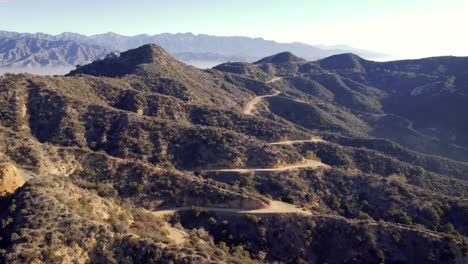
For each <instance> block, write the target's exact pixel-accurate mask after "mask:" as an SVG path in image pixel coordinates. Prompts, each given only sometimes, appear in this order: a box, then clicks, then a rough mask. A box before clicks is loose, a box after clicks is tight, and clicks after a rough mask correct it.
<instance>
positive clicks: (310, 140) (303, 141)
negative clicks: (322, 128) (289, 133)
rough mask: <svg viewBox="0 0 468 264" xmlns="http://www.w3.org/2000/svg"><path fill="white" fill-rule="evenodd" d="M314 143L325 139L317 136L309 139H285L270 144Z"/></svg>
mask: <svg viewBox="0 0 468 264" xmlns="http://www.w3.org/2000/svg"><path fill="white" fill-rule="evenodd" d="M308 142H312V143H316V142H325V140H323V139H321V138H319V137H312V138H311V139H304V140H285V141H279V142H272V143H270V145H293V144H299V143H308Z"/></svg>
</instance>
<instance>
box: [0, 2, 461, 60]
mask: <svg viewBox="0 0 468 264" xmlns="http://www.w3.org/2000/svg"><path fill="white" fill-rule="evenodd" d="M466 14H468V2H467V1H464V0H445V1H437V0H413V1H403V0H394V1H371V0H357V1H339V0H331V1H320V2H319V1H310V0H290V1H280V0H270V1H268V2H265V1H259V0H250V1H247V0H239V1H236V2H235V3H234V2H232V1H219V0H203V1H191V0H173V1H171V2H170V3H168V1H161V0H136V1H131V2H130V1H125V0H114V1H110V0H102V1H91V0H83V1H59V0H42V1H33V0H0V23H1V25H2V26H1V28H0V30H6V31H18V32H30V33H35V32H44V33H50V34H59V33H62V32H76V33H81V34H85V35H93V34H99V33H104V32H115V33H119V34H123V35H138V34H158V33H164V32H169V33H178V32H192V33H195V34H208V35H217V36H247V37H262V38H265V39H270V40H275V41H279V42H304V43H308V44H312V45H318V44H325V45H348V46H352V47H355V48H360V49H367V50H373V51H376V52H381V53H386V54H391V55H392V56H394V57H395V58H420V57H429V56H442V55H455V56H468V50H467V47H468V36H467V35H466V34H465V33H464V32H465V26H466V25H468V16H466ZM32 21H34V23H31V22H32Z"/></svg>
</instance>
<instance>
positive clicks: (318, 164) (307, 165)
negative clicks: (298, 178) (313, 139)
mask: <svg viewBox="0 0 468 264" xmlns="http://www.w3.org/2000/svg"><path fill="white" fill-rule="evenodd" d="M319 167H323V168H330V166H328V165H327V164H324V163H322V162H320V161H316V160H305V162H301V163H294V164H289V165H284V166H281V167H278V168H237V169H210V170H202V171H203V172H241V173H245V172H257V171H258V172H272V171H286V170H294V169H301V168H313V169H317V168H319Z"/></svg>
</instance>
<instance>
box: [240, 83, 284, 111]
mask: <svg viewBox="0 0 468 264" xmlns="http://www.w3.org/2000/svg"><path fill="white" fill-rule="evenodd" d="M282 79H283V78H282V77H274V78H273V79H271V80H268V81H266V82H265V83H268V84H271V83H274V82H277V81H280V80H282ZM280 93H281V92H280V91H276V90H275V91H274V93H273V94H267V95H261V96H255V97H254V98H253V99H252V100H250V101H249V102H248V103H247V104H246V105H245V106H244V109H242V113H244V114H246V115H253V113H252V112H253V110H254V109H255V107H256V106H257V104H258V103H260V101H261V100H262V99H263V98H266V97H273V96H277V95H278V94H280Z"/></svg>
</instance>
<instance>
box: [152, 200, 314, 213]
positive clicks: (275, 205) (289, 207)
mask: <svg viewBox="0 0 468 264" xmlns="http://www.w3.org/2000/svg"><path fill="white" fill-rule="evenodd" d="M198 208H200V209H202V210H206V211H209V212H217V213H230V214H288V213H289V214H302V215H312V213H311V212H309V211H305V210H303V209H301V208H298V207H296V206H295V205H293V204H288V203H284V202H280V201H270V205H269V206H268V207H265V208H262V209H252V210H248V209H240V208H219V207H198ZM189 210H192V207H190V206H184V207H176V208H171V209H166V210H159V211H153V212H152V214H153V215H154V216H156V217H163V216H165V215H172V214H175V213H177V212H182V211H189Z"/></svg>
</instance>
